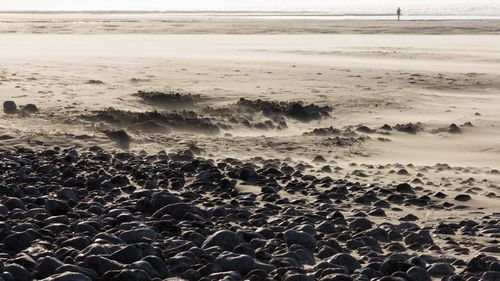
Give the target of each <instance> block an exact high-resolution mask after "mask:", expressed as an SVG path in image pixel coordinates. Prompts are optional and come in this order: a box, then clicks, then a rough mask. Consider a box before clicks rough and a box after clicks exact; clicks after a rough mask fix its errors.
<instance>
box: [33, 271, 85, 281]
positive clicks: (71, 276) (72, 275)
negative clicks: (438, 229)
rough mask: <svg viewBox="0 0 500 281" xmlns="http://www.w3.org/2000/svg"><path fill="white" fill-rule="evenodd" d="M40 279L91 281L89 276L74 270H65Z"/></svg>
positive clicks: (51, 280) (50, 280)
mask: <svg viewBox="0 0 500 281" xmlns="http://www.w3.org/2000/svg"><path fill="white" fill-rule="evenodd" d="M42 281H92V279H90V278H89V277H87V276H85V275H83V274H81V273H76V272H66V273H60V274H56V275H52V276H50V277H48V278H45V279H42Z"/></svg>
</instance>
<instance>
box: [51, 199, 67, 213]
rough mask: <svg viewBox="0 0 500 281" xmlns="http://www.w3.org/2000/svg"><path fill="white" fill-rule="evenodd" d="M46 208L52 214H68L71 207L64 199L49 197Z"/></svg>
mask: <svg viewBox="0 0 500 281" xmlns="http://www.w3.org/2000/svg"><path fill="white" fill-rule="evenodd" d="M45 210H46V211H47V213H49V214H50V215H52V216H60V215H66V214H67V213H68V212H69V211H70V210H71V208H70V207H69V206H68V204H67V203H66V202H64V201H62V200H57V199H47V201H45Z"/></svg>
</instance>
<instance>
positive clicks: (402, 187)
mask: <svg viewBox="0 0 500 281" xmlns="http://www.w3.org/2000/svg"><path fill="white" fill-rule="evenodd" d="M396 191H397V192H399V193H415V192H414V191H413V188H412V187H411V185H409V184H408V183H401V184H398V185H397V186H396Z"/></svg>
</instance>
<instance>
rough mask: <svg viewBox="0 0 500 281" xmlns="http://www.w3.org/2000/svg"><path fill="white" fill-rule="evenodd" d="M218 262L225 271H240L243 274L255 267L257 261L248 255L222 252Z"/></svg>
mask: <svg viewBox="0 0 500 281" xmlns="http://www.w3.org/2000/svg"><path fill="white" fill-rule="evenodd" d="M216 263H217V264H218V265H219V266H220V267H221V268H222V270H224V271H239V272H240V273H241V274H242V275H243V274H246V273H248V272H250V271H252V270H253V269H255V261H254V259H253V258H252V257H251V256H248V255H237V254H233V253H230V252H225V253H223V254H221V255H220V256H219V257H218V258H217V260H216Z"/></svg>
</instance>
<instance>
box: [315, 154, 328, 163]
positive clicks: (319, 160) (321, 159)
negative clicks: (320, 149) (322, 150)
mask: <svg viewBox="0 0 500 281" xmlns="http://www.w3.org/2000/svg"><path fill="white" fill-rule="evenodd" d="M313 162H315V163H325V162H326V159H325V157H323V156H321V155H316V156H315V157H314V159H313Z"/></svg>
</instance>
